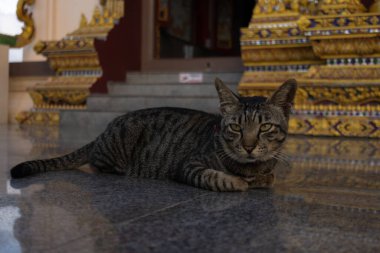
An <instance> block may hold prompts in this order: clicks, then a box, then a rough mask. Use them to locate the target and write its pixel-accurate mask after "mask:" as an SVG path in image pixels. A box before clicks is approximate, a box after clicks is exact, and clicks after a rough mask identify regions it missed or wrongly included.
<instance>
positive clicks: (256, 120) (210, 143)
mask: <svg viewBox="0 0 380 253" xmlns="http://www.w3.org/2000/svg"><path fill="white" fill-rule="evenodd" d="M215 86H216V89H217V91H218V95H219V98H220V108H221V115H213V114H209V113H205V112H201V111H194V110H189V109H181V108H153V109H145V110H139V111H135V112H131V113H128V114H125V115H123V116H120V117H118V118H116V119H115V120H114V121H112V122H111V123H110V124H109V125H108V127H107V129H106V130H105V132H104V133H102V134H101V135H100V136H99V137H98V138H97V139H96V140H94V141H93V142H91V143H89V144H87V145H86V146H84V147H82V148H80V149H78V150H76V151H74V152H72V153H70V154H68V155H65V156H62V157H58V158H53V159H47V160H35V161H29V162H24V163H21V164H19V165H17V166H15V167H14V168H13V169H12V170H11V175H12V177H13V178H21V177H25V176H29V175H32V174H36V173H39V172H46V171H55V170H68V169H76V168H78V167H80V166H81V165H84V164H90V165H91V166H92V167H95V168H97V169H98V170H99V171H101V172H107V173H117V174H121V175H128V176H132V177H148V178H160V179H172V180H175V181H178V182H182V183H186V184H190V185H193V186H196V187H200V188H204V189H208V190H213V191H245V190H247V189H249V188H250V187H263V186H264V187H265V186H269V185H271V184H272V182H273V174H272V169H273V167H274V165H275V164H276V161H277V159H281V153H280V147H281V146H282V144H283V142H284V141H285V139H286V136H287V130H288V117H289V111H290V105H291V103H292V101H293V99H294V96H295V92H296V82H295V80H289V81H287V82H286V83H284V84H283V85H282V86H281V87H280V88H279V89H278V90H277V91H275V92H274V94H273V95H272V97H271V98H269V99H266V98H264V97H251V98H241V97H238V96H236V95H235V94H234V93H232V92H231V91H230V90H229V89H228V88H227V87H226V86H225V85H224V84H223V83H222V82H221V81H220V80H219V79H217V80H216V81H215Z"/></svg>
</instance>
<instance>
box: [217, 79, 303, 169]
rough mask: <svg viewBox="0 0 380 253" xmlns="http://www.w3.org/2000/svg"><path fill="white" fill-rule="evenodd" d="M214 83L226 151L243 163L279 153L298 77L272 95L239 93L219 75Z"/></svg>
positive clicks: (271, 156) (267, 157) (221, 134)
mask: <svg viewBox="0 0 380 253" xmlns="http://www.w3.org/2000/svg"><path fill="white" fill-rule="evenodd" d="M215 87H216V90H217V91H218V95H219V100H220V111H221V114H222V116H223V119H222V122H221V130H220V137H221V141H222V145H223V149H224V152H225V154H226V155H228V156H229V157H230V158H232V159H234V160H236V161H239V162H242V163H248V162H255V161H266V160H269V159H271V158H273V157H275V156H276V155H278V152H279V149H280V147H281V146H282V144H283V143H284V141H285V139H286V137H287V134H288V121H289V113H290V109H291V105H292V103H293V100H294V97H295V94H296V90H297V82H296V80H294V79H290V80H288V81H286V82H285V83H284V84H282V85H281V86H280V87H279V88H278V89H277V90H276V91H274V92H273V94H272V95H271V96H270V97H269V98H266V97H239V96H237V95H235V94H234V93H233V92H232V91H231V90H230V89H229V88H228V87H227V86H226V85H225V84H223V82H222V81H221V80H219V79H216V80H215Z"/></svg>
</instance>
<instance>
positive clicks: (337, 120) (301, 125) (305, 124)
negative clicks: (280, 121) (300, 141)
mask: <svg viewBox="0 0 380 253" xmlns="http://www.w3.org/2000/svg"><path fill="white" fill-rule="evenodd" d="M379 127H380V120H379V119H378V118H376V117H373V118H371V117H363V116H357V117H356V116H348V117H347V116H328V117H321V116H304V117H302V116H298V115H297V117H291V118H290V121H289V131H290V133H292V134H306V135H325V136H353V137H376V138H379V137H380V131H379V130H378V128H379Z"/></svg>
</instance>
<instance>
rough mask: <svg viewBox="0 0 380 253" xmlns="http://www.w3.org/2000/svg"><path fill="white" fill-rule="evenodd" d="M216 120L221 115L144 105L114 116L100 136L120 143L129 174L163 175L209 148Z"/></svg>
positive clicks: (210, 147) (218, 122)
mask: <svg viewBox="0 0 380 253" xmlns="http://www.w3.org/2000/svg"><path fill="white" fill-rule="evenodd" d="M218 124H220V116H218V115H214V114H209V113H206V112H202V111H196V110H191V109H185V108H171V107H162V108H151V109H143V110H138V111H134V112H130V113H127V114H125V115H123V116H120V117H119V118H117V119H115V120H114V121H113V122H112V123H110V125H109V127H108V129H107V130H106V132H105V133H104V134H103V135H102V136H103V137H100V139H102V140H103V141H106V142H107V141H113V140H114V141H113V142H114V143H116V145H115V146H118V147H119V146H122V147H123V148H122V149H123V152H124V153H125V154H126V156H127V157H128V161H129V162H125V163H124V164H127V166H128V168H127V171H129V172H128V174H130V175H134V176H136V175H137V176H146V177H153V178H160V177H162V178H163V177H166V176H167V175H168V173H169V171H171V170H172V169H174V168H177V167H178V165H179V164H181V163H183V162H184V161H186V160H187V159H189V157H191V156H192V155H194V154H205V153H207V152H211V150H212V147H213V138H214V134H213V131H215V127H216V126H217V125H218ZM118 140H121V145H119V144H118V143H117V142H119V141H118Z"/></svg>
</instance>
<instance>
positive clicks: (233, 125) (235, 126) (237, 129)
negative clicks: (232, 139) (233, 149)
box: [230, 124, 241, 132]
mask: <svg viewBox="0 0 380 253" xmlns="http://www.w3.org/2000/svg"><path fill="white" fill-rule="evenodd" d="M230 128H231V130H232V131H235V132H239V131H240V130H241V127H240V126H239V125H238V124H230Z"/></svg>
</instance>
